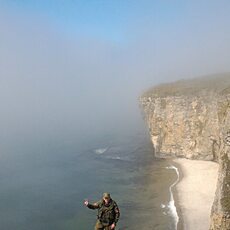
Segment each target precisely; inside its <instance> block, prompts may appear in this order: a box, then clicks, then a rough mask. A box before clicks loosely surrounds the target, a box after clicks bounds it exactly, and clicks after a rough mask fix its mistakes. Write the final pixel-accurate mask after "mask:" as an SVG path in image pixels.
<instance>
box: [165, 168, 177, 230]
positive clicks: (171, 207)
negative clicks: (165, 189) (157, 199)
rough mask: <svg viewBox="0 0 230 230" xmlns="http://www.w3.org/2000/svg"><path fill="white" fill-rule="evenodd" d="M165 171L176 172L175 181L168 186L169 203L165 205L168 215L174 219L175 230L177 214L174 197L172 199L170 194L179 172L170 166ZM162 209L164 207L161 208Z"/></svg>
mask: <svg viewBox="0 0 230 230" xmlns="http://www.w3.org/2000/svg"><path fill="white" fill-rule="evenodd" d="M167 169H173V170H175V171H176V174H177V179H176V181H175V182H174V183H173V184H172V185H170V187H169V193H170V201H169V203H168V204H167V208H168V209H169V212H168V213H169V215H171V216H172V217H173V219H174V223H175V225H174V226H175V230H176V229H177V225H178V222H179V216H178V213H177V210H176V206H175V201H174V197H173V192H172V188H173V187H174V186H175V185H176V184H177V183H178V181H179V171H178V168H177V167H175V166H173V165H171V166H169V167H167ZM161 207H162V208H163V207H164V205H162V206H161Z"/></svg>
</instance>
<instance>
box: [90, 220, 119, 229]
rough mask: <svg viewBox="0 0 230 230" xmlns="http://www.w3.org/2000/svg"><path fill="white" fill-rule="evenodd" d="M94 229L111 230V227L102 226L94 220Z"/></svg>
mask: <svg viewBox="0 0 230 230" xmlns="http://www.w3.org/2000/svg"><path fill="white" fill-rule="evenodd" d="M94 230H111V228H110V226H106V227H105V226H103V225H102V224H101V222H100V221H99V220H98V221H97V222H96V225H95V228H94ZM114 230H115V228H114Z"/></svg>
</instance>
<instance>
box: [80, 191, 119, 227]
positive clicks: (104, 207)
mask: <svg viewBox="0 0 230 230" xmlns="http://www.w3.org/2000/svg"><path fill="white" fill-rule="evenodd" d="M84 204H85V205H86V206H87V207H88V208H90V209H98V215H97V218H98V219H97V222H96V225H95V228H94V229H95V230H110V229H115V226H116V224H117V222H118V220H119V217H120V211H119V208H118V206H117V203H116V202H115V201H114V200H112V198H111V196H110V194H109V193H104V194H103V196H102V200H100V201H98V202H96V203H94V204H90V203H89V201H88V200H85V201H84Z"/></svg>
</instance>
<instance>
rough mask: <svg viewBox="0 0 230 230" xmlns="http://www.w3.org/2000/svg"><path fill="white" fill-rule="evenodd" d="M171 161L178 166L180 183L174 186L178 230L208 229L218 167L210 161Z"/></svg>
mask: <svg viewBox="0 0 230 230" xmlns="http://www.w3.org/2000/svg"><path fill="white" fill-rule="evenodd" d="M173 161H174V162H175V163H176V164H177V166H179V171H180V181H179V183H178V184H177V185H176V193H177V195H176V203H177V204H178V205H179V207H178V210H179V216H180V220H179V223H180V228H178V229H184V230H207V229H209V223H210V213H211V208H212V203H213V201H214V195H215V191H216V183H217V176H218V166H219V165H218V164H217V163H215V162H210V161H198V160H187V159H174V160H173ZM181 225H183V226H181Z"/></svg>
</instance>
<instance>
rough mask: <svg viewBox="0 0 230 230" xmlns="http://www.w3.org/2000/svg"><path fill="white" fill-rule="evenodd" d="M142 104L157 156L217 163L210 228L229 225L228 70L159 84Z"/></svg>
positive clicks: (222, 228)
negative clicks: (216, 179) (222, 72)
mask: <svg viewBox="0 0 230 230" xmlns="http://www.w3.org/2000/svg"><path fill="white" fill-rule="evenodd" d="M140 104H141V107H142V109H143V112H144V117H145V120H146V123H147V125H148V128H149V132H150V136H151V140H152V143H153V146H154V149H155V155H156V156H160V157H162V156H163V157H167V156H170V157H183V158H188V159H199V160H209V161H216V162H218V163H219V165H220V166H219V175H218V182H217V188H216V195H215V200H214V203H213V207H212V213H211V225H210V229H212V230H214V229H215V230H216V229H221V230H227V229H230V74H222V75H218V76H217V75H215V76H214V75H213V76H207V77H203V78H196V79H191V80H181V81H178V82H174V83H170V84H162V85H159V86H156V87H153V88H151V89H149V90H148V91H146V92H145V93H144V94H143V95H142V96H141V97H140Z"/></svg>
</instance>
